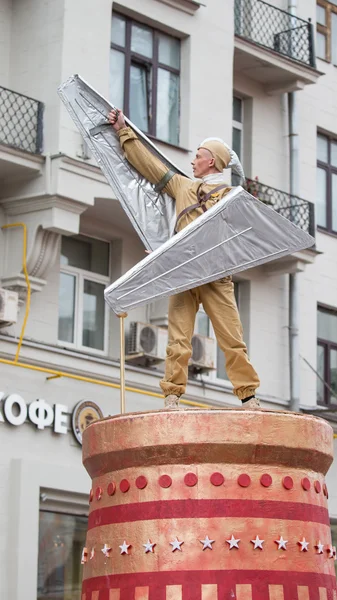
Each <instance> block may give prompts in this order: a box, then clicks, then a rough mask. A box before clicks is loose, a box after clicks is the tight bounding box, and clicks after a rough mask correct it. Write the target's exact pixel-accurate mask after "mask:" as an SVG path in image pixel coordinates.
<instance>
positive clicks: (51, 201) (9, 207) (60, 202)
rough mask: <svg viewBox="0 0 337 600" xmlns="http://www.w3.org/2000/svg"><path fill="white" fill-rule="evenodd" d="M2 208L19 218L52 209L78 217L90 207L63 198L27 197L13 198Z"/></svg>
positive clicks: (8, 213) (6, 201)
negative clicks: (58, 209)
mask: <svg viewBox="0 0 337 600" xmlns="http://www.w3.org/2000/svg"><path fill="white" fill-rule="evenodd" d="M2 206H3V208H4V210H5V212H6V213H7V215H11V216H17V215H22V214H26V213H31V212H36V211H41V210H49V209H51V208H61V209H62V210H66V211H68V212H71V213H75V214H76V215H81V214H82V213H83V212H84V211H85V210H86V209H87V208H88V205H87V204H85V203H83V204H82V203H80V202H77V200H72V199H70V198H65V197H63V196H46V195H45V194H43V195H41V196H27V197H21V198H11V199H10V200H5V201H4V202H2Z"/></svg>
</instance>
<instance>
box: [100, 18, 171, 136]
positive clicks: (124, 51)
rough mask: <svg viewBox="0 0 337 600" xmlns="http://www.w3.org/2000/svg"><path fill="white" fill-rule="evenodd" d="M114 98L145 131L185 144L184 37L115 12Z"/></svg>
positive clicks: (111, 77)
mask: <svg viewBox="0 0 337 600" xmlns="http://www.w3.org/2000/svg"><path fill="white" fill-rule="evenodd" d="M110 52H111V55H110V99H111V102H112V103H113V104H114V105H115V106H117V107H123V109H124V112H125V113H126V115H127V116H128V117H129V118H130V119H131V121H132V122H133V123H134V124H135V125H137V127H139V129H141V130H142V131H144V132H145V133H148V134H150V135H153V136H155V137H157V138H159V139H161V140H164V141H166V142H169V143H171V144H176V145H177V144H179V110H180V40H179V39H177V38H175V37H172V36H170V35H166V34H165V33H162V32H160V31H158V30H156V29H152V28H151V27H147V26H145V25H143V24H141V23H137V22H136V21H133V20H131V19H127V18H125V17H123V16H121V15H118V14H116V13H113V16H112V25H111V50H110Z"/></svg>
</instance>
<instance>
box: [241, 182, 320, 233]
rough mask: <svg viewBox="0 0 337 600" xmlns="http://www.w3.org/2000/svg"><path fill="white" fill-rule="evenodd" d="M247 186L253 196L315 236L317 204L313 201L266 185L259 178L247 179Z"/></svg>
mask: <svg viewBox="0 0 337 600" xmlns="http://www.w3.org/2000/svg"><path fill="white" fill-rule="evenodd" d="M245 188H246V190H247V191H248V192H250V193H251V194H252V196H255V198H258V199H259V200H261V202H264V203H265V204H268V205H269V206H271V207H272V208H273V209H274V210H276V212H278V213H280V215H282V216H283V217H286V218H287V219H289V221H291V222H292V223H294V224H295V225H297V226H298V227H300V228H301V229H303V230H304V231H306V232H307V233H310V235H312V236H313V237H315V206H314V204H313V203H312V202H308V201H307V200H303V198H299V197H298V196H291V195H290V194H288V193H287V192H282V191H281V190H277V189H275V188H272V187H269V186H268V185H264V183H260V182H259V181H258V180H257V179H246V185H245Z"/></svg>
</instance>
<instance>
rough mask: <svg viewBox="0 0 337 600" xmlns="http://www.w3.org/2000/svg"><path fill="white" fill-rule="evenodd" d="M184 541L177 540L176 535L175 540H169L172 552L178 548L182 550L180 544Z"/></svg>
mask: <svg viewBox="0 0 337 600" xmlns="http://www.w3.org/2000/svg"><path fill="white" fill-rule="evenodd" d="M183 543H184V542H179V540H178V538H177V537H176V539H175V540H173V542H170V544H171V546H172V552H174V551H175V550H180V552H182V550H181V548H180V546H181V544H183Z"/></svg>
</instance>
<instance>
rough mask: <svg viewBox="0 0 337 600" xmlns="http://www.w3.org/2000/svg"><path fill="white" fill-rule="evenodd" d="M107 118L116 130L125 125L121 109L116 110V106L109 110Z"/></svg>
mask: <svg viewBox="0 0 337 600" xmlns="http://www.w3.org/2000/svg"><path fill="white" fill-rule="evenodd" d="M108 120H109V123H111V125H112V127H113V128H114V129H115V130H116V131H119V130H120V129H123V127H126V123H125V119H124V115H123V113H122V111H121V110H118V109H117V108H113V109H112V111H111V112H109V114H108Z"/></svg>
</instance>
